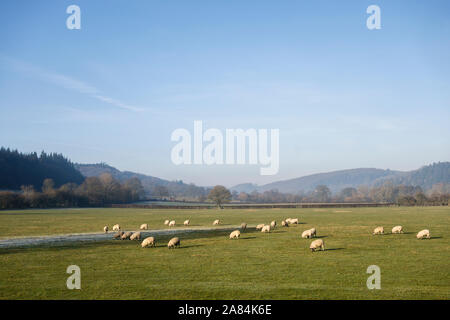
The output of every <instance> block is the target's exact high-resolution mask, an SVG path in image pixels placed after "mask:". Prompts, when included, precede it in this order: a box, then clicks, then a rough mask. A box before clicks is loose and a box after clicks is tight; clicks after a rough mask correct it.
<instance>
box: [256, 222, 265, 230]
mask: <svg viewBox="0 0 450 320" xmlns="http://www.w3.org/2000/svg"><path fill="white" fill-rule="evenodd" d="M263 227H264V223H261V224H258V225H257V226H256V230H261V229H262V228H263Z"/></svg>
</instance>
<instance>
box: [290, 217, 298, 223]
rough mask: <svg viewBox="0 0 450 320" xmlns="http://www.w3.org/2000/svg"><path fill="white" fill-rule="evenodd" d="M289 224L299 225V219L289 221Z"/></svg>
mask: <svg viewBox="0 0 450 320" xmlns="http://www.w3.org/2000/svg"><path fill="white" fill-rule="evenodd" d="M289 224H298V219H297V218H295V219H289Z"/></svg>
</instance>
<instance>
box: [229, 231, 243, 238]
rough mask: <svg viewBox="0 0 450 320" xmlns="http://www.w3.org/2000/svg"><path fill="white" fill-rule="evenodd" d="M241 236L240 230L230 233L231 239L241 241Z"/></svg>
mask: <svg viewBox="0 0 450 320" xmlns="http://www.w3.org/2000/svg"><path fill="white" fill-rule="evenodd" d="M240 236H241V232H240V231H239V230H234V231H233V232H232V233H230V239H239V237H240Z"/></svg>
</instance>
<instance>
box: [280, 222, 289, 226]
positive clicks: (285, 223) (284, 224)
mask: <svg viewBox="0 0 450 320" xmlns="http://www.w3.org/2000/svg"><path fill="white" fill-rule="evenodd" d="M281 225H282V226H283V227H289V223H287V222H286V220H283V221H281Z"/></svg>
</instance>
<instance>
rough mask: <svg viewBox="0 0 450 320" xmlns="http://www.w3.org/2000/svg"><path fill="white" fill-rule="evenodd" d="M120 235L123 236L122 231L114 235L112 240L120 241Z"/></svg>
mask: <svg viewBox="0 0 450 320" xmlns="http://www.w3.org/2000/svg"><path fill="white" fill-rule="evenodd" d="M122 235H123V231H119V232H117V233H116V234H114V236H113V238H114V239H120V238H122Z"/></svg>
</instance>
